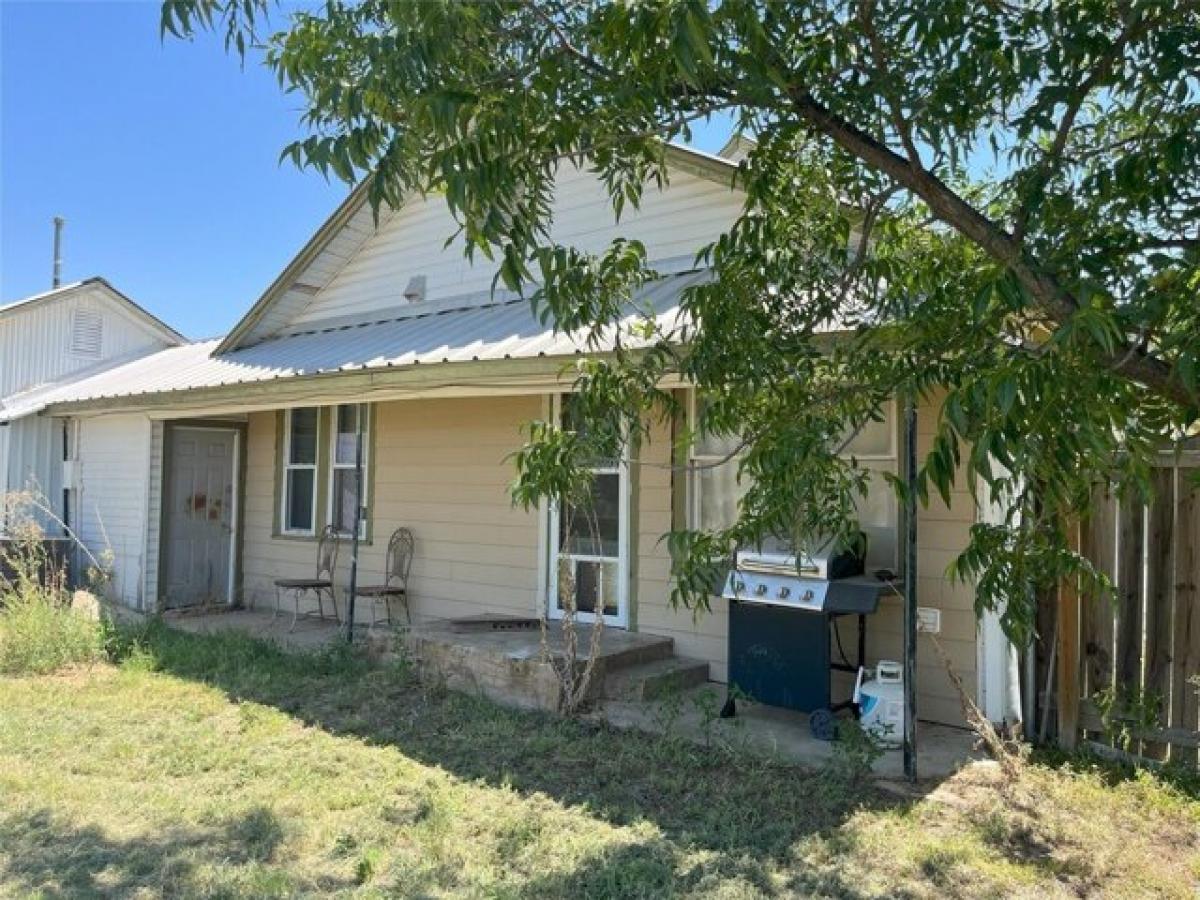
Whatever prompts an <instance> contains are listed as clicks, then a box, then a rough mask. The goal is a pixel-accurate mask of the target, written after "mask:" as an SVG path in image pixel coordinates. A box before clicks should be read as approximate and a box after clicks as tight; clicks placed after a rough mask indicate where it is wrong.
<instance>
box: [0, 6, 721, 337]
mask: <svg viewBox="0 0 1200 900" xmlns="http://www.w3.org/2000/svg"><path fill="white" fill-rule="evenodd" d="M158 21H159V6H158V4H157V3H153V2H134V3H111V2H80V3H62V2H16V0H0V303H3V302H8V301H12V300H16V299H19V298H20V297H23V296H27V295H29V294H33V293H37V292H39V291H43V290H46V289H48V288H49V287H50V276H51V236H52V226H51V219H52V218H53V217H54V216H55V215H61V216H63V217H65V218H66V220H67V224H66V232H65V241H64V246H65V252H64V267H63V277H64V280H65V281H74V280H77V279H80V278H85V277H87V276H90V275H103V276H105V277H106V278H108V279H109V280H110V281H111V282H113V284H114V285H116V286H117V287H118V288H119V289H121V290H123V291H124V292H126V293H127V294H129V295H130V296H131V297H133V298H134V299H135V300H137V301H138V302H139V303H141V304H142V305H144V306H145V307H147V308H148V309H149V310H150V311H151V312H153V313H155V314H156V315H158V316H161V317H162V318H163V319H165V320H166V321H167V322H168V323H170V324H171V325H173V326H174V327H176V328H178V329H179V330H180V331H182V332H183V333H184V334H187V335H188V336H189V337H193V338H200V337H207V336H213V335H217V334H221V333H222V332H224V331H225V330H227V329H228V328H229V327H230V326H231V325H232V324H233V323H234V322H236V321H237V319H238V318H239V317H240V315H241V314H242V313H243V312H244V311H245V310H246V309H247V308H248V307H249V306H250V304H251V303H253V302H254V300H256V299H257V298H258V296H259V295H260V294H261V293H262V291H263V290H264V289H265V288H266V287H267V285H268V284H270V282H271V281H272V280H273V279H274V277H275V276H276V275H277V274H278V273H279V272H280V270H281V269H282V268H283V267H284V266H285V265H286V264H287V263H288V261H289V260H290V259H291V257H292V256H293V255H294V254H295V252H296V251H297V250H299V248H300V247H301V246H302V245H303V244H304V242H305V241H306V240H307V239H308V237H309V236H310V235H311V234H312V232H313V231H315V230H316V229H317V227H318V226H319V225H320V224H321V222H322V221H324V219H325V217H326V216H327V215H328V214H329V213H330V212H332V210H333V208H334V207H335V206H336V205H337V203H338V202H339V201H340V200H341V198H342V197H343V196H345V193H346V190H347V189H346V187H345V186H344V185H342V184H340V183H328V184H327V183H326V182H325V181H324V179H322V178H321V176H320V175H318V174H316V173H313V172H301V171H299V170H297V169H295V168H294V167H293V166H292V165H291V164H290V163H282V164H280V163H279V162H278V157H279V151H280V150H281V149H282V148H283V146H284V145H285V144H286V143H288V142H289V141H290V140H292V139H293V138H295V137H296V136H297V135H298V134H299V125H298V119H299V102H300V101H299V99H298V98H296V97H290V96H287V95H285V94H284V93H283V92H282V91H281V90H280V88H279V86H278V84H277V83H276V81H275V79H274V76H273V75H272V74H271V73H270V72H268V71H267V70H266V69H264V68H262V67H261V66H260V65H258V64H257V63H255V62H254V61H252V60H249V59H248V60H247V63H246V66H245V69H242V67H241V66H240V64H239V62H238V59H237V58H236V56H228V55H226V54H225V52H224V48H223V47H222V44H221V41H220V39H219V38H218V37H215V36H212V35H204V36H201V37H199V38H197V39H196V40H195V41H193V42H190V43H185V42H182V41H178V40H174V39H167V40H166V41H160V40H159V35H158ZM726 136H727V133H726V132H725V129H724V128H723V127H712V128H710V129H706V130H705V131H704V132H703V133H702V134H700V135H698V137H697V145H698V146H700V147H702V148H703V149H707V150H715V149H718V148H719V147H720V145H721V144H722V143H723V142H724V139H725V137H726Z"/></svg>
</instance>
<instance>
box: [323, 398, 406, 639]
mask: <svg viewBox="0 0 1200 900" xmlns="http://www.w3.org/2000/svg"><path fill="white" fill-rule="evenodd" d="M368 409H369V407H368V406H367V404H365V403H360V404H358V408H357V409H356V410H355V413H354V426H355V428H354V531H353V533H352V534H351V537H350V600H349V602H348V603H347V604H346V641H347V642H348V643H351V644H352V643H354V595H355V594H356V593H357V592H358V535H359V532H360V531H362V521H363V514H362V513H363V508H362V507H363V417H364V416H365V415H367V411H368ZM334 415H335V416H336V415H337V412H336V408H335V412H334ZM334 427H335V428H336V427H337V425H336V422H335V424H334ZM406 602H407V600H406Z"/></svg>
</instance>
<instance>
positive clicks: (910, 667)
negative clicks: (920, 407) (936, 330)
mask: <svg viewBox="0 0 1200 900" xmlns="http://www.w3.org/2000/svg"><path fill="white" fill-rule="evenodd" d="M904 481H905V484H906V486H907V490H906V491H905V501H904V524H905V537H904V774H905V775H906V776H907V777H908V779H909V780H910V781H915V780H916V778H917V682H916V678H917V491H916V482H917V404H916V398H915V397H914V396H913V395H912V394H909V396H908V397H907V398H906V399H905V405H904Z"/></svg>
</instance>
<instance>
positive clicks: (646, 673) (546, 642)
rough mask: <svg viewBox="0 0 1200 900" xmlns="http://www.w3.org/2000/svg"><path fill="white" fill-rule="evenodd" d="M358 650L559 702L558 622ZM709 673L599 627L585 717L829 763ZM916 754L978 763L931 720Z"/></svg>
mask: <svg viewBox="0 0 1200 900" xmlns="http://www.w3.org/2000/svg"><path fill="white" fill-rule="evenodd" d="M165 621H166V622H167V623H168V624H169V625H170V626H171V627H173V628H178V629H180V630H183V631H188V632H191V633H195V634H208V633H215V632H220V631H239V632H242V633H245V634H248V635H251V636H253V637H258V638H262V639H265V640H271V641H275V642H277V643H279V644H281V645H283V646H286V647H289V648H291V649H295V650H302V651H313V650H319V649H321V648H323V647H327V646H330V645H332V644H333V643H334V642H336V641H339V640H342V639H343V635H344V632H343V631H342V629H341V628H340V627H339V626H338V625H337V623H336V622H334V621H333V620H332V619H324V620H322V619H315V618H314V619H303V618H302V619H301V620H300V621H299V622H298V624H297V625H296V628H295V630H291V629H290V622H291V620H290V616H282V615H281V616H279V617H278V618H274V617H273V616H272V614H271V613H270V612H265V611H261V610H253V609H249V610H247V609H239V610H232V611H205V612H189V613H171V614H168V615H167V616H166V617H165ZM464 622H465V623H466V624H464ZM590 637H591V635H590V632H589V630H588V629H587V628H586V627H585V628H583V630H582V631H581V633H580V648H579V652H580V657H581V658H582V659H587V657H588V654H589V650H590ZM355 641H356V642H358V643H359V644H360V645H361V646H363V647H365V648H366V649H367V652H368V653H369V654H371V655H373V656H375V657H377V658H387V657H389V656H391V655H392V654H393V653H396V652H397V651H400V652H403V653H406V654H408V655H409V657H410V658H411V659H412V660H413V662H414V663H415V664H416V665H417V667H418V670H419V671H421V673H422V675H423V677H425V678H427V679H430V680H434V681H437V682H440V683H443V684H445V685H446V686H447V687H449V688H451V689H452V690H457V691H460V692H463V693H468V694H476V695H482V696H485V697H487V698H489V699H491V700H493V701H495V702H497V703H501V704H503V705H508V706H517V707H522V708H526V709H544V710H549V709H553V708H554V707H555V706H556V704H557V690H558V682H557V678H556V676H555V675H554V673H553V671H552V669H551V667H550V666H549V664H548V663H547V662H546V657H545V655H544V652H549V653H550V654H561V652H562V641H563V635H562V629H561V626H560V625H559V624H558V623H554V622H551V623H549V625H548V628H547V630H546V634H545V636H544V637H543V634H542V631H541V629H540V628H538V627H532V628H503V629H496V628H490V627H483V626H482V623H479V624H477V625H476V624H470V622H469V620H459V621H458V622H455V621H451V620H439V621H433V622H427V623H423V624H420V625H417V626H414V627H413V628H411V629H400V630H398V631H396V632H392V631H391V630H389V629H387V628H384V627H371V626H367V625H359V626H357V627H356V629H355ZM401 647H402V648H403V649H402V650H401V649H400V648H401ZM706 673H707V665H706V664H705V663H703V662H701V661H697V660H690V659H687V658H681V657H678V656H676V655H675V653H674V646H673V642H672V640H671V639H670V638H664V637H656V636H653V635H646V634H639V633H635V632H628V631H623V630H621V629H616V628H608V629H605V631H604V632H603V634H602V635H601V640H600V647H599V656H598V658H597V662H596V669H595V673H594V676H593V684H592V688H591V691H590V694H591V697H592V703H591V707H590V711H589V712H588V714H587V715H588V716H589V717H590V718H592V719H593V720H595V721H598V722H605V723H607V724H609V725H611V726H613V727H616V728H630V729H637V730H639V731H647V732H651V733H665V732H668V731H669V732H671V733H673V734H675V735H679V736H682V737H685V738H687V739H689V740H691V741H694V742H695V743H697V744H701V745H711V744H714V743H715V744H721V745H725V746H731V747H734V748H737V749H739V750H745V751H746V752H748V753H752V754H755V755H770V756H774V757H778V758H780V759H782V760H784V761H787V762H793V763H798V764H800V765H806V766H813V767H817V766H820V765H822V764H824V763H825V762H826V761H827V760H828V759H829V758H830V757H831V756H832V755H833V753H834V746H833V745H832V744H830V743H828V742H825V741H819V740H816V739H815V738H813V737H812V734H811V733H810V730H809V725H808V715H807V714H806V713H801V712H795V711H793V710H787V709H780V708H778V707H771V706H765V705H763V704H759V703H750V702H746V701H739V703H738V713H737V716H736V717H734V718H732V719H721V718H719V717H718V716H717V715H716V710H718V709H719V708H720V706H721V704H722V702H723V701H724V697H725V686H724V685H723V684H719V683H715V682H710V681H707V680H706V677H707V676H706ZM917 747H918V760H919V762H918V772H919V774H920V777H922V778H943V777H946V776H949V775H951V774H953V773H954V772H956V771H957V770H959V769H961V768H963V767H964V766H966V765H968V764H969V763H971V762H972V761H974V760H977V759H980V758H981V754H980V753H979V752H978V751H977V750H976V749H975V739H974V735H973V734H972V733H971V732H970V731H967V730H966V729H962V728H954V727H951V726H948V725H940V724H935V723H931V722H919V723H918V727H917ZM875 772H876V774H877V775H878V776H880V777H883V778H897V779H899V778H901V777H902V776H903V766H902V759H901V753H900V751H899V750H889V751H887V752H885V753H884V754H883V755H882V756H881V757H880V758H879V759H878V760H877V761H876V763H875Z"/></svg>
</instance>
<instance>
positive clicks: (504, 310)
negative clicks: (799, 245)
mask: <svg viewBox="0 0 1200 900" xmlns="http://www.w3.org/2000/svg"><path fill="white" fill-rule="evenodd" d="M710 278H711V274H710V273H709V272H707V271H699V272H688V273H684V274H680V275H671V276H668V277H666V278H662V279H660V280H658V281H656V282H654V283H652V284H649V285H646V286H645V287H644V288H642V289H641V290H640V291H638V292H637V295H636V296H635V298H634V307H635V308H634V309H632V310H631V312H630V315H629V316H628V317H627V318H626V319H625V320H624V321H623V323H622V324H623V325H629V324H633V323H634V322H635V321H639V320H641V318H642V317H643V314H644V313H651V312H652V313H653V315H654V316H655V317H656V320H657V322H658V323H659V326H660V328H662V329H663V330H665V331H667V332H672V331H674V330H675V329H676V328H677V327H678V326H679V325H680V316H679V314H678V313H679V310H678V304H679V298H680V295H681V294H682V292H683V291H684V290H686V289H687V288H689V287H691V286H693V285H696V284H700V283H703V282H705V281H707V280H709V279H710ZM463 302H464V303H466V304H468V305H465V306H462V307H459V308H447V307H448V306H450V305H451V304H449V303H443V304H441V305H440V306H441V308H439V309H437V310H436V311H432V312H427V313H421V312H420V310H419V309H413V310H405V311H404V312H403V314H398V315H397V317H396V318H392V319H387V320H382V321H381V320H379V319H378V318H377V317H375V318H374V319H373V320H372V321H366V322H359V323H339V324H334V325H330V326H329V327H319V324H317V325H314V327H313V328H312V329H311V330H308V331H302V332H297V333H293V334H288V335H285V336H281V337H278V338H272V339H270V340H266V341H263V342H262V343H259V344H255V345H253V346H250V347H245V348H242V349H239V350H235V351H233V352H230V353H224V354H221V355H220V356H213V355H212V354H213V351H214V350H215V349H216V348H217V346H218V345H219V344H220V343H221V341H220V339H216V340H211V341H203V342H199V343H195V344H188V345H185V346H183V347H175V348H171V349H168V350H164V351H162V352H159V353H155V354H153V355H151V356H146V357H143V358H141V359H138V360H136V361H134V362H131V363H128V364H126V365H124V366H120V367H117V368H115V369H111V370H109V371H107V372H104V373H102V374H99V375H96V376H94V377H92V378H87V379H83V380H81V381H78V382H75V383H73V384H70V385H66V386H62V387H60V388H55V389H50V390H47V391H40V392H31V393H30V394H29V395H26V396H24V397H15V398H11V399H12V401H13V402H12V403H11V404H10V405H9V406H8V407H7V408H5V409H0V421H5V420H12V419H17V418H21V417H22V416H26V415H31V414H33V413H36V412H39V411H41V410H42V409H45V408H46V407H47V406H50V405H52V404H57V403H76V402H85V401H89V400H101V399H111V398H117V397H135V396H143V395H149V394H159V393H165V392H171V391H182V390H193V389H201V388H214V387H222V386H227V385H237V384H248V383H253V382H264V381H271V380H274V379H284V378H297V377H301V376H307V375H319V374H324V373H329V372H338V371H352V370H361V369H380V368H388V367H402V366H413V365H431V364H438V363H444V362H469V361H474V360H502V359H529V358H534V357H555V356H571V355H574V354H578V353H583V352H586V351H587V349H588V348H587V347H586V346H585V343H584V340H583V335H579V334H561V333H556V332H555V331H554V329H553V327H552V326H550V325H548V324H543V323H542V322H540V321H538V319H537V318H536V317H535V316H534V315H533V312H532V310H531V309H530V306H529V303H528V302H527V301H525V300H521V299H508V300H502V301H500V302H494V303H487V304H482V305H481V304H480V303H479V301H478V298H464V300H463ZM624 344H625V345H626V346H630V347H634V346H637V344H638V341H637V340H636V339H635V338H632V337H631V336H629V335H628V334H627V335H626V336H625V338H624ZM611 346H612V342H611V340H609V341H606V342H604V345H603V346H601V347H599V348H597V349H600V350H604V349H606V347H611Z"/></svg>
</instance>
